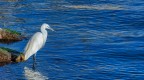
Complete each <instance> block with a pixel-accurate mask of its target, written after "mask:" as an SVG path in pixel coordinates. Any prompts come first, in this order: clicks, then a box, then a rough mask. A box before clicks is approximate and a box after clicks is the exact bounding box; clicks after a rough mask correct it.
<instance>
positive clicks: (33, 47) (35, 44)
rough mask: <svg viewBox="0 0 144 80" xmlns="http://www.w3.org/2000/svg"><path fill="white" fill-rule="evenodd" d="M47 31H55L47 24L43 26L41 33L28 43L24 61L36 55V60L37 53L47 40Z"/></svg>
mask: <svg viewBox="0 0 144 80" xmlns="http://www.w3.org/2000/svg"><path fill="white" fill-rule="evenodd" d="M46 29H50V30H52V31H54V30H53V29H52V28H51V27H50V26H49V25H48V24H46V23H44V24H42V26H41V32H36V33H35V34H34V35H33V36H32V38H31V39H30V40H29V42H28V43H27V45H26V47H25V50H24V60H27V59H28V58H29V57H30V56H32V55H34V59H35V55H36V53H37V51H38V50H40V49H41V48H42V47H43V46H44V45H45V42H46V39H47V31H46Z"/></svg>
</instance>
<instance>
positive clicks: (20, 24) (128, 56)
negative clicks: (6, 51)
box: [0, 0, 144, 80]
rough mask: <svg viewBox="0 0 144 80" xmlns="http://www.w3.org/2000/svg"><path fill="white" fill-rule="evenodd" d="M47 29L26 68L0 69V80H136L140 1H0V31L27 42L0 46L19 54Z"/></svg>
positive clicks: (140, 61)
mask: <svg viewBox="0 0 144 80" xmlns="http://www.w3.org/2000/svg"><path fill="white" fill-rule="evenodd" d="M42 23H48V24H49V25H50V26H51V27H52V28H54V29H55V32H52V31H49V36H48V39H47V42H46V44H45V46H44V47H43V48H42V49H41V50H40V51H38V52H37V56H36V64H35V69H34V68H33V60H32V57H31V58H29V59H28V60H27V61H26V62H22V63H16V64H8V65H5V66H2V67H0V76H1V77H0V79H1V80H21V79H23V80H31V79H37V80H47V79H49V80H113V79H119V80H128V79H129V80H142V79H143V78H144V1H143V0H1V1H0V26H1V27H2V28H10V29H13V30H17V31H19V32H22V33H23V34H26V35H27V36H28V39H26V40H23V41H20V42H17V43H13V44H9V45H5V44H0V46H4V47H8V48H11V49H14V50H18V51H20V52H23V49H24V47H25V45H26V44H27V42H28V40H29V38H30V37H31V36H32V35H33V34H34V33H35V32H37V31H40V26H41V24H42Z"/></svg>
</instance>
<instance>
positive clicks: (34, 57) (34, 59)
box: [33, 54, 36, 63]
mask: <svg viewBox="0 0 144 80" xmlns="http://www.w3.org/2000/svg"><path fill="white" fill-rule="evenodd" d="M33 61H34V63H35V62H36V54H34V55H33Z"/></svg>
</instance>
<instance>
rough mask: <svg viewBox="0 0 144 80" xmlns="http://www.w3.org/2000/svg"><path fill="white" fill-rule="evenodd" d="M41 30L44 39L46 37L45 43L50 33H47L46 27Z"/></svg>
mask: <svg viewBox="0 0 144 80" xmlns="http://www.w3.org/2000/svg"><path fill="white" fill-rule="evenodd" d="M41 32H42V34H43V39H44V43H45V42H46V39H47V35H48V33H47V31H46V29H44V28H41Z"/></svg>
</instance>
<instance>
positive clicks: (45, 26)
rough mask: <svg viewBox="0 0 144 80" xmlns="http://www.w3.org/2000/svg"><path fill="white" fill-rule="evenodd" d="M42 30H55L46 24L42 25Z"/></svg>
mask: <svg viewBox="0 0 144 80" xmlns="http://www.w3.org/2000/svg"><path fill="white" fill-rule="evenodd" d="M42 28H44V29H49V30H52V31H54V29H52V28H51V27H50V26H49V25H48V24H46V23H43V24H42Z"/></svg>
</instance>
